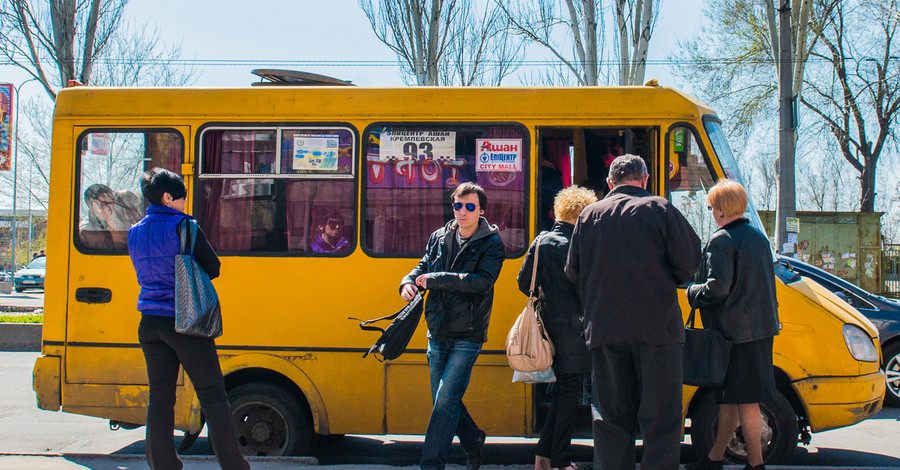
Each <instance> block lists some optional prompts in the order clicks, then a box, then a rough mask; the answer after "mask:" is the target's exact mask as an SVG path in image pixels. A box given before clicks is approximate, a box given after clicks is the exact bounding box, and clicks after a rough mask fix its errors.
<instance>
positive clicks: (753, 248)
mask: <svg viewBox="0 0 900 470" xmlns="http://www.w3.org/2000/svg"><path fill="white" fill-rule="evenodd" d="M697 276H698V278H699V279H698V281H699V282H700V283H698V284H693V285H691V286H689V287H688V290H687V296H688V302H689V303H690V304H691V306H692V307H699V309H700V315H701V318H702V319H703V325H704V326H706V327H713V328H715V329H717V330H719V331H721V332H722V333H723V334H724V335H725V336H726V337H727V338H729V339H730V340H731V341H733V342H735V343H746V342H750V341H755V340H758V339H763V338H771V337H773V336H775V335H777V334H778V301H777V299H776V297H775V260H774V258H773V257H772V248H771V247H770V245H769V239H768V238H766V236H765V235H763V234H762V233H761V232H760V231H759V230H757V229H755V228H753V226H751V225H750V223H749V221H748V220H747V219H737V220H735V221H732V222H729V223H728V224H727V225H725V226H724V227H722V228H720V229H719V230H716V233H714V234H713V236H712V238H710V240H709V243H707V245H706V250H705V256H704V257H703V264H702V265H701V267H700V271H699V272H698V273H697Z"/></svg>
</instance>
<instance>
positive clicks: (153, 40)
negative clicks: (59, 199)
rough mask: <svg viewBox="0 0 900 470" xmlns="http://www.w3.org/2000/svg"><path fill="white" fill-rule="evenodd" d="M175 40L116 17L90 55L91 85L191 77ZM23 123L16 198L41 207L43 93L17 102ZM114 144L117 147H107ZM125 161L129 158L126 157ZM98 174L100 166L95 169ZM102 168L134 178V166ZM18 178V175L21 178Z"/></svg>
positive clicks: (45, 165) (47, 118) (0, 177)
mask: <svg viewBox="0 0 900 470" xmlns="http://www.w3.org/2000/svg"><path fill="white" fill-rule="evenodd" d="M180 56H181V46H180V44H175V45H172V46H168V45H165V44H163V43H162V42H161V41H160V38H159V33H158V31H157V29H156V27H155V26H154V25H149V24H135V23H133V22H131V21H127V20H122V21H121V24H120V26H119V28H118V29H117V30H116V34H115V35H113V37H111V38H110V39H109V40H108V42H107V44H106V45H105V46H104V48H103V51H102V52H101V53H100V55H98V56H95V57H94V59H93V61H92V62H93V65H92V70H93V73H92V79H91V82H92V83H93V84H94V85H102V86H182V85H186V84H189V83H191V82H192V81H193V80H194V71H193V70H192V69H188V68H185V67H184V66H180V65H178V64H177V60H178V58H179V57H180ZM21 105H22V109H21V112H22V117H23V121H24V122H23V123H27V125H23V126H22V130H21V131H20V132H19V143H18V145H19V158H20V159H24V161H23V160H20V161H19V165H20V166H19V169H20V172H19V175H18V176H17V177H18V178H19V179H20V182H19V188H20V192H19V194H18V197H19V198H20V199H19V200H18V201H17V204H18V205H19V207H23V206H24V205H23V204H22V200H23V199H25V200H27V199H28V198H30V200H31V201H32V202H33V203H34V205H35V206H38V207H43V208H45V209H46V206H47V201H48V197H49V188H50V181H49V170H50V142H51V128H52V125H51V124H52V119H53V105H52V103H49V102H48V101H47V100H46V98H44V99H41V98H39V97H38V98H32V99H31V100H28V101H27V102H22V103H21ZM113 148H117V147H113ZM128 164H130V163H128ZM95 173H97V174H100V172H95ZM104 174H107V175H112V176H111V177H110V178H111V179H121V178H125V177H131V178H134V177H135V175H139V172H138V173H135V171H129V169H128V168H114V169H112V170H111V171H107V172H105V173H104ZM12 178H13V175H12V173H11V172H0V181H3V182H5V183H8V184H0V195H2V196H3V197H11V196H12ZM23 180H24V181H23Z"/></svg>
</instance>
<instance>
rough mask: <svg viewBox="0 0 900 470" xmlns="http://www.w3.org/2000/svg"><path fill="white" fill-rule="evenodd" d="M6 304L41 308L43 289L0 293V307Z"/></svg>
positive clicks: (42, 305) (42, 304)
mask: <svg viewBox="0 0 900 470" xmlns="http://www.w3.org/2000/svg"><path fill="white" fill-rule="evenodd" d="M6 306H10V307H28V308H43V307H44V291H43V290H37V289H28V290H26V291H25V292H16V291H13V292H11V293H9V294H3V293H0V307H6ZM0 309H2V308H0Z"/></svg>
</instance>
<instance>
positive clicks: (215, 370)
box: [128, 168, 250, 470]
mask: <svg viewBox="0 0 900 470" xmlns="http://www.w3.org/2000/svg"><path fill="white" fill-rule="evenodd" d="M141 191H142V192H143V193H144V198H145V199H146V200H147V202H149V203H150V206H148V207H147V215H146V216H144V218H143V219H141V220H140V221H139V222H138V223H136V224H134V226H132V227H131V229H130V230H129V231H128V254H129V255H131V262H132V263H133V264H134V270H135V272H136V273H137V280H138V283H139V284H140V286H141V293H140V294H139V295H138V303H137V308H138V310H140V312H141V323H140V326H139V327H138V340H139V341H140V343H141V350H142V351H143V352H144V360H145V361H146V363H147V378H148V379H149V383H150V403H149V404H148V406H147V437H146V453H147V463H148V464H149V465H150V468H152V469H165V470H169V469H176V470H177V469H180V468H182V463H181V460H180V459H179V458H178V455H177V454H176V453H175V440H174V437H173V434H172V431H173V430H174V428H175V410H174V407H175V385H176V382H177V380H178V367H179V366H182V367H184V371H185V372H186V373H187V374H188V377H190V379H191V383H192V384H193V385H194V390H195V391H196V392H197V399H198V400H200V406H201V407H202V408H203V416H204V417H205V418H206V422H207V426H208V429H209V439H210V442H211V443H212V447H213V450H214V451H215V453H216V458H217V459H218V461H219V466H221V467H222V468H223V469H241V470H246V469H249V468H250V466H249V465H248V464H247V461H246V460H244V456H243V455H241V451H240V448H239V447H238V441H237V437H236V433H235V429H234V423H233V422H232V420H231V407H230V406H229V404H228V398H227V395H226V393H225V380H224V379H223V378H222V369H221V368H220V367H219V358H218V355H217V353H216V343H215V341H214V340H213V339H212V338H203V337H199V336H188V335H183V334H181V333H177V332H175V256H176V255H177V254H179V253H180V243H179V238H178V226H179V224H181V223H182V222H185V221H186V220H187V219H192V218H193V217H191V216H189V215H187V214H185V213H184V204H185V197H186V196H187V190H186V189H185V186H184V181H183V180H182V179H181V176H179V175H177V174H175V173H173V172H171V171H168V170H164V169H162V168H154V169H152V170H149V171H147V172H146V173H144V175H143V176H142V177H141ZM193 255H194V258H195V259H196V260H197V262H198V263H199V264H200V266H202V267H203V269H205V270H206V272H207V274H209V277H210V278H215V277H217V276H218V275H219V258H218V256H216V252H215V251H214V250H213V249H212V247H211V246H210V245H209V242H208V241H207V240H206V236H205V235H204V234H203V232H202V231H201V230H199V229H198V230H197V240H196V241H195V242H194V253H193Z"/></svg>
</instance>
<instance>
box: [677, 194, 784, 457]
mask: <svg viewBox="0 0 900 470" xmlns="http://www.w3.org/2000/svg"><path fill="white" fill-rule="evenodd" d="M707 202H708V204H709V209H710V210H711V211H712V214H713V217H714V218H715V220H716V223H717V224H718V225H719V227H721V228H719V230H716V232H715V233H714V234H713V236H712V238H710V240H709V243H707V245H706V250H705V252H704V257H703V260H702V264H701V266H700V270H699V272H698V274H697V275H698V277H699V278H700V279H699V281H700V283H697V284H693V285H691V286H690V287H688V289H687V296H688V302H689V303H690V304H691V307H694V308H699V309H700V315H701V318H702V319H703V326H704V327H707V328H714V329H716V330H719V331H721V332H722V334H723V335H725V337H726V338H728V339H729V340H731V342H732V346H731V355H730V356H729V359H728V371H727V372H726V374H725V384H724V385H722V386H721V387H718V388H716V390H715V395H716V402H717V403H718V404H719V428H718V431H717V433H716V441H715V443H714V444H713V447H712V449H710V450H709V453H708V454H707V455H705V456H704V457H703V458H702V459H701V460H700V462H698V463H697V465H696V466H695V467H694V468H697V469H713V470H715V469H721V468H722V460H723V458H724V454H725V446H726V445H727V444H728V441H730V440H731V437H732V435H733V434H734V430H735V429H736V428H737V426H738V423H740V425H741V434H743V436H744V442H745V443H746V444H747V460H748V463H747V466H746V467H744V468H745V470H764V469H765V468H766V467H765V465H763V456H762V446H761V443H760V428H761V424H762V417H761V416H760V413H759V403H760V402H763V401H766V400H771V399H774V398H775V373H774V370H773V368H772V347H773V343H774V337H775V335H777V334H778V303H777V301H776V298H775V270H774V266H773V263H774V259H773V257H772V248H771V246H770V244H769V239H768V238H766V235H765V234H763V233H762V232H760V231H759V230H757V229H755V228H754V227H753V226H752V225H750V222H749V221H748V220H747V219H746V218H744V217H743V215H744V212H745V211H746V210H747V191H746V190H744V187H743V186H741V184H740V183H738V182H736V181H733V180H721V181H719V182H718V183H716V185H715V186H713V187H712V188H711V189H710V190H709V195H708V196H707Z"/></svg>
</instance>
